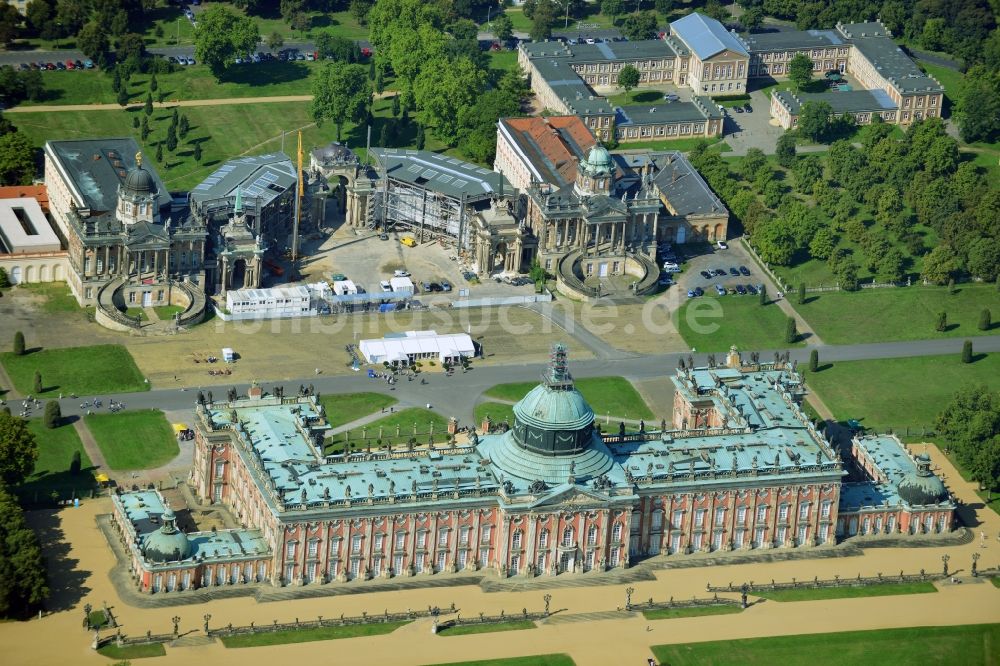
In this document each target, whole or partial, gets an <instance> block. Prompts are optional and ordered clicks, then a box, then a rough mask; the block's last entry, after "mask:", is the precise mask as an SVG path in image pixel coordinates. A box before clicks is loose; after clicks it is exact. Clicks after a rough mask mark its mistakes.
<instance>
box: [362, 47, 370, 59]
mask: <svg viewBox="0 0 1000 666" xmlns="http://www.w3.org/2000/svg"><path fill="white" fill-rule="evenodd" d="M361 55H362V56H363V57H365V58H370V57H371V55H372V50H371V48H369V47H367V46H362V47H361Z"/></svg>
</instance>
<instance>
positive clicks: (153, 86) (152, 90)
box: [149, 74, 159, 92]
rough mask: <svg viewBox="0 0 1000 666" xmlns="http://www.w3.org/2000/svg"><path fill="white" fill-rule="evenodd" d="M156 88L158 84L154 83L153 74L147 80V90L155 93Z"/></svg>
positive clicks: (154, 77)
mask: <svg viewBox="0 0 1000 666" xmlns="http://www.w3.org/2000/svg"><path fill="white" fill-rule="evenodd" d="M158 87H159V84H158V83H157V82H156V74H153V76H152V77H151V78H150V79H149V90H150V92H156V89H157V88H158Z"/></svg>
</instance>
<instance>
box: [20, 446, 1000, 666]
mask: <svg viewBox="0 0 1000 666" xmlns="http://www.w3.org/2000/svg"><path fill="white" fill-rule="evenodd" d="M930 453H931V455H932V458H933V460H934V462H935V463H936V464H941V465H942V467H943V469H942V470H941V472H942V473H944V474H945V475H946V476H947V478H948V479H949V483H950V484H951V487H952V489H953V490H954V491H955V493H956V494H957V495H958V496H959V497H960V498H962V499H963V500H965V501H966V502H967V503H968V504H967V506H968V507H969V511H970V512H972V511H978V514H977V515H976V516H975V518H978V520H980V521H983V522H982V523H981V524H979V525H977V526H976V527H975V531H976V532H977V538H976V539H975V540H974V541H973V543H970V544H966V545H963V546H948V547H944V548H877V549H870V550H868V551H867V552H866V554H865V555H864V556H860V557H850V558H831V559H820V560H810V559H805V560H793V561H787V562H774V563H762V564H753V565H750V564H747V565H728V566H716V567H706V568H697V569H674V570H661V571H657V572H656V580H655V581H649V582H638V583H634V584H633V587H634V588H635V592H634V593H633V600H635V599H647V598H649V597H654V598H656V599H657V600H662V599H665V598H667V597H669V596H673V597H675V598H677V599H681V598H690V597H691V596H699V597H702V596H705V584H706V583H707V582H711V583H713V584H722V583H726V582H729V581H744V580H768V579H771V578H775V579H779V580H788V579H790V578H791V577H793V576H794V577H796V578H798V579H800V580H802V579H810V578H812V577H813V576H817V575H818V576H820V577H832V576H833V575H834V574H838V575H841V576H853V575H856V574H857V573H861V574H863V575H866V576H867V575H874V574H875V573H877V572H896V571H899V570H900V569H903V570H905V571H907V572H915V571H918V570H919V569H921V568H927V569H928V570H937V567H939V566H940V561H941V556H942V555H944V554H948V555H950V556H951V563H952V568H953V570H962V571H963V572H964V571H967V569H968V566H969V563H970V562H971V555H972V553H974V552H978V553H981V554H982V559H981V560H980V561H979V566H980V568H981V569H985V568H988V567H996V566H998V565H1000V544H998V543H997V541H996V535H997V533H998V531H1000V517H998V516H997V515H996V514H994V513H992V512H991V511H988V510H983V509H982V505H981V504H980V503H979V502H978V499H977V498H976V497H975V495H974V493H973V489H972V486H971V485H970V484H968V483H964V482H961V481H960V480H959V479H960V477H959V475H958V474H957V472H955V470H954V468H952V467H951V466H950V464H948V463H947V461H946V460H945V459H944V458H943V456H941V455H940V454H939V453H938V452H937V450H936V449H935V448H933V447H930ZM109 510H110V504H109V501H108V500H106V499H101V500H96V501H88V502H85V503H84V504H83V505H82V506H81V507H80V508H77V509H73V508H67V509H63V510H61V511H58V512H56V511H36V512H30V513H29V521H30V522H31V523H32V525H33V526H34V527H36V528H37V529H38V530H39V532H40V533H41V535H42V538H43V541H44V542H45V543H46V544H47V555H48V557H49V566H50V569H51V571H52V575H53V583H52V589H53V595H52V598H51V601H50V604H49V608H50V611H49V614H48V615H45V616H44V617H42V618H41V619H32V620H29V621H25V622H6V623H0V645H3V646H4V663H5V664H11V665H12V666H21V665H25V666H28V665H31V666H35V665H41V666H48V665H50V664H51V665H60V666H61V665H63V664H108V663H110V662H109V661H108V660H107V659H105V658H104V657H101V656H99V655H96V654H95V653H93V652H92V651H91V650H90V648H89V644H90V641H91V636H89V635H87V634H86V632H84V630H83V629H82V628H81V621H82V619H83V610H82V607H83V604H85V603H88V602H89V603H91V604H94V605H95V606H97V607H100V604H101V603H102V601H107V603H108V604H109V605H110V606H111V607H112V608H113V611H114V612H115V614H116V616H117V617H118V618H119V619H120V621H121V622H122V625H123V627H122V630H123V632H125V633H126V634H133V635H134V634H139V633H144V632H145V631H146V630H147V629H149V630H152V631H153V632H155V633H158V632H168V631H169V630H170V626H171V623H170V618H171V617H172V616H173V615H175V614H176V615H178V616H179V617H180V618H181V620H180V629H181V632H182V633H190V634H191V635H194V636H197V635H199V634H200V627H201V625H202V623H203V619H202V616H203V614H205V613H210V614H211V615H212V620H211V624H212V625H213V626H217V625H223V624H227V623H229V622H232V623H234V624H246V623H249V622H250V621H255V622H257V623H261V622H271V621H272V620H274V619H278V620H279V621H290V620H292V619H294V618H295V617H300V618H311V617H315V616H317V615H324V616H326V617H330V616H335V615H336V614H339V613H345V614H348V615H353V614H360V613H361V612H362V611H367V612H369V613H372V612H381V611H382V610H383V609H389V610H394V611H395V610H405V609H406V608H424V607H426V606H427V605H428V604H433V605H438V606H442V607H447V606H448V605H449V604H451V603H452V602H454V603H455V604H456V606H457V607H458V608H459V609H460V612H461V613H462V614H463V615H466V616H468V615H474V614H476V613H478V612H480V611H482V612H485V613H499V611H500V610H504V611H506V612H507V613H511V612H517V611H520V609H521V608H528V609H540V608H541V607H542V604H543V602H542V596H543V594H545V592H541V591H529V592H499V593H484V592H483V591H482V590H481V589H480V588H479V587H475V586H461V587H453V588H428V589H420V590H404V591H396V592H386V593H367V594H351V595H343V596H338V597H327V598H315V599H298V600H293V601H281V602H272V603H267V604H264V605H262V604H258V603H257V602H255V601H254V600H252V599H248V598H239V599H227V600H219V601H212V602H210V603H207V604H202V605H198V606H177V607H168V608H157V609H139V608H134V607H130V606H127V605H126V604H125V603H124V602H122V601H121V600H120V599H118V598H117V596H116V593H115V590H114V588H113V587H112V586H111V584H110V582H109V579H108V571H109V570H110V569H111V568H112V566H113V565H114V558H113V555H112V553H111V551H110V549H109V548H108V546H107V545H106V543H105V541H104V537H103V535H102V534H101V533H100V532H99V531H98V530H97V528H96V527H95V524H94V520H95V517H96V516H97V515H99V514H102V513H106V512H108V511H109ZM975 518H974V519H973V520H975ZM980 530H983V531H985V532H986V534H987V535H988V545H987V547H986V548H981V547H980V543H979V539H978V532H979V531H980ZM959 575H960V576H964V575H965V574H964V573H959ZM963 580H964V582H963V583H962V584H959V585H951V584H947V583H945V584H941V585H939V586H938V587H939V592H937V593H936V594H920V595H906V596H889V597H870V598H859V599H841V600H834V601H814V602H797V603H780V602H766V603H760V604H755V605H753V606H752V607H751V608H750V609H748V610H747V611H745V612H744V613H742V614H739V615H722V616H714V617H697V618H684V619H674V620H658V621H647V620H645V619H643V618H642V617H641V615H637V616H636V617H633V618H631V619H625V620H617V619H614V620H601V621H594V620H591V621H581V622H573V623H564V624H556V623H553V624H549V625H544V624H543V625H542V626H540V628H538V629H535V630H531V631H530V633H523V632H520V633H517V634H513V635H512V634H508V633H495V634H480V635H474V636H464V637H451V638H446V637H440V636H434V635H432V634H431V623H430V622H429V621H427V620H421V621H417V622H414V623H413V624H411V625H408V626H406V627H403V628H401V629H399V630H397V631H396V632H394V633H392V634H389V635H384V636H378V637H370V638H355V639H347V640H339V641H336V642H335V643H330V642H314V643H302V644H297V645H281V646H274V647H261V648H252V649H243V650H237V649H232V650H227V649H226V648H224V647H223V646H222V645H221V644H219V643H215V644H212V645H207V646H201V647H176V648H174V647H167V654H166V656H165V657H162V658H156V659H153V660H151V661H150V662H149V663H150V664H155V665H156V666H161V665H162V666H170V665H171V664H190V663H193V662H194V663H212V664H239V665H240V666H255V665H258V664H260V665H262V666H271V665H272V664H274V663H295V662H304V661H307V660H308V661H313V660H315V659H316V658H317V657H318V658H322V657H323V656H325V655H329V654H331V651H336V654H337V657H336V662H337V663H338V664H345V665H347V666H353V665H356V664H358V665H360V664H373V663H384V664H389V663H391V664H397V665H399V666H408V665H412V666H416V665H419V664H429V663H446V662H453V661H460V660H468V659H474V658H484V657H513V656H522V655H533V654H543V653H551V652H566V653H569V654H570V656H571V657H572V658H573V659H574V660H575V662H576V664H578V666H608V665H609V664H625V665H628V664H634V665H638V664H645V663H646V659H647V657H650V656H652V655H651V653H650V651H649V646H650V645H656V644H662V643H679V642H688V641H703V640H719V639H727V638H745V637H752V636H770V635H790V634H800V633H814V632H817V631H849V630H861V629H878V628H887V627H902V626H923V625H928V624H932V625H954V624H971V623H984V622H1000V589H997V588H995V587H993V586H992V585H990V584H989V583H985V582H982V581H981V579H980V580H979V581H976V580H973V579H971V578H968V577H965V578H964V579H963ZM549 593H551V594H552V607H553V609H554V610H558V611H559V614H580V613H593V612H603V611H609V610H614V609H615V608H616V607H618V606H621V605H623V604H624V601H625V592H624V589H623V587H620V586H581V587H567V588H556V589H553V590H550V591H549ZM54 637H58V639H57V640H53V638H54ZM609 639H610V640H609ZM133 663H135V662H133Z"/></svg>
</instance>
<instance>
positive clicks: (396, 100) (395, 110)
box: [392, 95, 400, 118]
mask: <svg viewBox="0 0 1000 666" xmlns="http://www.w3.org/2000/svg"><path fill="white" fill-rule="evenodd" d="M399 112H400V108H399V95H393V96H392V117H393V118H398V117H399Z"/></svg>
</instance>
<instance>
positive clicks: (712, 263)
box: [661, 242, 767, 298]
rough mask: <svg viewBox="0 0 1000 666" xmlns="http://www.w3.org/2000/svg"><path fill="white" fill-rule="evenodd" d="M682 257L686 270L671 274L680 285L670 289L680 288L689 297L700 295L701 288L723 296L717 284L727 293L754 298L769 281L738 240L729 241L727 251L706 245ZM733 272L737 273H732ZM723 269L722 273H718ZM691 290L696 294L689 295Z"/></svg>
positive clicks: (710, 294) (714, 294)
mask: <svg viewBox="0 0 1000 666" xmlns="http://www.w3.org/2000/svg"><path fill="white" fill-rule="evenodd" d="M681 259H683V261H684V264H683V265H684V270H683V271H682V272H681V273H677V274H674V275H673V276H672V277H673V279H674V280H675V281H676V282H677V285H676V286H675V287H670V288H671V289H674V288H676V289H678V290H679V291H680V292H681V294H682V295H683V296H685V297H688V298H697V297H698V296H697V290H698V289H701V291H702V295H708V296H719V295H722V294H721V293H720V292H719V291H718V290H717V287H716V286H717V285H718V287H720V288H722V289H724V290H725V293H727V294H735V295H743V296H749V297H753V296H754V295H755V294H756V293H757V290H758V289H759V288H760V285H761V284H762V283H766V282H767V281H766V280H765V278H764V276H763V275H761V273H760V271H759V270H758V269H757V266H756V264H754V262H753V260H752V259H751V258H750V257H749V256H748V255H747V253H746V251H745V250H744V249H743V247H742V246H741V245H740V244H739V243H738V242H731V243H728V247H727V249H724V250H723V249H720V248H719V247H717V246H714V245H713V246H712V249H711V250H708V249H707V246H706V247H705V248H704V251H702V252H700V253H698V254H694V255H689V256H686V257H682V258H681ZM661 265H662V262H661ZM741 269H745V270H741ZM734 271H735V272H736V275H734V274H733V272H734ZM703 272H704V273H705V274H704V275H703V274H702V273H703ZM720 272H721V273H722V275H719V273H720ZM739 288H743V290H744V293H743V294H740V293H739ZM692 292H693V293H694V294H696V295H693V296H688V294H689V293H692Z"/></svg>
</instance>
